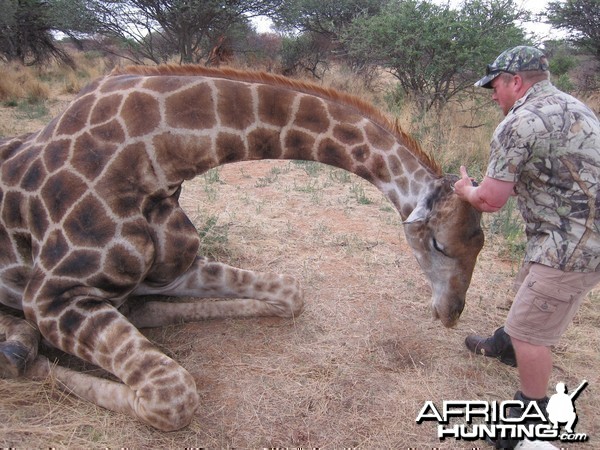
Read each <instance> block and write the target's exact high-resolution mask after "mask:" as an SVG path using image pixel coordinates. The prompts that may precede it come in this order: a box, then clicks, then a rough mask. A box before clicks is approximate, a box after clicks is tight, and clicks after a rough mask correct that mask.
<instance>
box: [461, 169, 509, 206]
mask: <svg viewBox="0 0 600 450" xmlns="http://www.w3.org/2000/svg"><path fill="white" fill-rule="evenodd" d="M460 176H461V178H460V180H458V181H457V182H456V183H454V192H455V193H456V195H458V196H459V197H460V198H461V199H463V200H464V201H466V202H469V203H470V204H471V205H473V207H474V208H475V209H478V210H479V211H482V212H496V211H498V210H499V209H500V208H502V207H503V206H504V204H505V203H506V202H507V201H508V198H509V197H510V196H511V195H513V193H514V188H515V183H512V182H510V181H502V180H496V179H495V178H489V177H487V176H486V177H484V178H483V181H482V182H481V184H480V185H479V186H473V178H471V177H469V174H468V173H467V169H466V168H465V166H460Z"/></svg>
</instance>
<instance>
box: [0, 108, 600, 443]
mask: <svg viewBox="0 0 600 450" xmlns="http://www.w3.org/2000/svg"><path fill="white" fill-rule="evenodd" d="M448 120H449V122H448V123H449V125H448V126H449V127H452V121H451V120H450V119H448ZM461 120H463V121H464V120H465V119H464V118H463V119H461ZM460 123H461V124H462V123H463V122H460ZM469 130H471V131H469ZM471 132H472V133H474V134H473V135H470V134H469V133H471ZM475 133H477V134H479V133H480V131H479V130H478V129H467V128H463V129H461V130H452V129H450V130H448V134H449V136H452V139H456V141H455V142H457V145H458V143H468V142H475V141H476V140H478V139H479V137H476V135H475ZM488 139H489V136H486V137H485V142H487V140H488ZM477 145H483V144H481V143H480V144H477ZM359 191H360V192H362V196H358V195H357V192H359ZM361 198H367V199H369V202H367V201H360V199H361ZM181 203H182V205H183V206H184V208H185V209H186V210H187V211H188V214H189V216H190V217H191V218H192V219H193V221H194V222H195V223H196V224H197V226H198V228H199V229H204V230H207V233H206V239H205V245H206V246H207V249H208V248H210V252H211V253H212V254H213V255H214V256H215V257H218V258H219V259H220V260H221V261H223V262H226V263H229V264H231V265H235V266H239V267H243V268H247V269H252V270H260V271H273V272H281V273H287V274H290V275H293V276H295V277H297V278H298V279H299V280H300V281H301V282H302V284H303V286H304V288H305V290H306V309H305V311H304V313H303V314H302V315H301V316H300V317H297V318H296V319H295V320H283V319H274V318H264V319H250V320H214V321H207V322H202V323H196V324H186V325H181V326H171V327H166V328H160V329H151V330H146V331H145V333H146V335H147V336H148V337H149V338H150V339H151V340H152V341H153V342H155V343H156V344H157V345H158V346H160V347H161V348H162V349H164V351H165V352H166V353H167V354H169V355H170V356H172V357H174V358H175V359H176V360H177V361H179V362H180V363H181V364H182V365H183V366H184V367H185V368H187V369H188V370H189V371H190V373H192V375H193V376H194V378H195V380H196V383H197V386H198V391H199V393H200V396H201V406H200V408H199V409H198V411H197V412H196V416H195V419H194V420H193V422H192V424H191V425H190V426H189V427H188V428H186V429H184V430H181V431H178V432H173V433H161V432H158V431H156V430H153V429H150V428H148V427H147V426H144V425H142V424H140V423H138V422H137V421H135V420H132V419H130V418H128V417H124V416H122V415H119V414H116V413H112V412H109V411H106V410H103V409H101V408H98V407H95V406H93V405H90V404H88V403H86V402H83V401H80V400H79V399H77V398H75V397H73V396H68V395H65V394H63V393H61V392H60V391H59V390H57V389H56V388H55V387H53V385H52V383H50V382H46V383H37V382H29V381H23V380H0V399H1V400H0V445H1V446H3V447H27V448H39V447H62V448H65V447H73V448H100V447H110V448H113V447H132V448H143V447H150V448H175V447H199V446H203V447H207V448H234V447H236V448H262V447H304V448H311V447H322V448H341V447H362V448H390V449H391V448H394V449H397V448H409V447H410V448H419V449H421V448H434V447H435V448H443V449H456V448H469V449H470V448H473V447H474V446H477V447H479V448H489V446H486V445H485V443H484V442H482V441H476V442H472V443H469V442H460V441H458V442H457V441H453V440H450V441H447V442H446V441H443V442H440V441H439V440H438V439H437V438H436V431H435V427H434V425H433V424H431V423H429V424H428V423H424V424H422V425H417V424H416V423H415V418H416V417H417V414H418V412H419V410H420V409H421V407H422V406H423V403H424V402H425V401H427V400H432V401H434V402H436V404H439V403H441V402H442V401H443V400H450V399H487V400H502V399H508V398H512V396H513V394H514V391H515V390H516V389H517V386H518V378H517V373H516V371H515V369H513V368H509V367H507V366H504V365H502V364H500V363H498V362H497V361H495V360H489V359H487V358H483V357H474V356H472V355H471V354H469V353H468V352H467V350H466V349H465V348H464V345H463V340H464V337H465V335H466V334H468V333H471V332H480V333H488V332H491V331H492V330H494V329H495V327H497V326H498V325H500V324H501V323H502V321H503V319H504V317H505V316H506V312H507V310H508V308H509V306H510V301H511V295H512V294H511V285H512V278H513V274H514V273H513V272H514V268H515V267H514V263H513V262H512V261H511V260H510V259H506V258H505V257H500V256H499V254H501V251H500V250H501V249H502V247H503V245H504V243H503V238H502V237H499V236H490V233H489V223H490V217H489V216H488V217H486V221H485V223H486V234H487V235H488V236H487V237H488V238H490V237H491V239H488V242H487V244H486V246H485V248H484V250H483V252H482V254H481V256H480V259H479V263H478V266H477V268H476V270H475V274H474V278H473V283H472V286H471V289H470V291H469V293H468V299H467V306H466V308H465V311H464V313H463V316H462V318H461V321H460V323H459V324H458V326H457V327H456V328H454V329H450V330H449V329H444V328H443V327H442V326H441V325H440V324H439V322H434V321H432V320H431V318H430V312H429V304H428V303H429V288H428V286H427V282H426V280H425V278H424V276H423V275H422V273H421V271H420V269H419V268H418V266H417V264H416V262H415V259H414V257H413V256H412V254H411V252H410V250H409V247H408V245H407V243H406V241H405V239H404V236H403V233H402V230H401V228H402V227H401V224H400V221H399V218H398V216H397V214H396V213H395V212H394V211H393V210H392V208H391V206H390V205H389V204H388V203H387V201H386V200H385V199H384V198H383V197H382V195H381V194H380V193H379V192H378V191H377V190H376V189H375V188H374V187H372V186H371V185H369V184H368V183H366V182H364V181H363V180H361V179H359V178H357V177H355V176H353V175H351V176H344V175H341V174H340V172H339V171H337V170H332V169H330V168H329V167H326V166H321V165H306V164H296V163H291V162H287V161H259V162H250V163H238V164H234V165H229V166H225V167H223V168H220V169H219V171H218V172H216V173H215V174H211V175H210V176H207V177H197V178H196V179H195V180H193V181H191V182H189V183H186V184H185V185H184V190H183V193H182V197H181ZM208 222H209V225H210V226H207V223H208ZM599 303H600V293H599V292H595V293H593V294H592V295H591V296H590V298H589V299H588V300H587V301H586V303H585V304H584V306H583V308H582V310H581V311H580V313H579V314H578V315H577V317H576V319H575V323H574V324H573V326H571V327H570V329H569V330H568V332H567V335H566V336H565V337H564V338H563V340H562V342H561V345H560V346H559V347H558V348H557V349H555V352H554V354H555V369H554V372H553V378H552V381H551V383H556V382H558V381H563V382H565V383H566V384H567V386H569V387H574V386H576V385H577V384H579V382H580V381H581V380H582V379H587V380H588V381H589V382H590V386H589V387H588V389H586V390H585V391H584V392H583V394H582V395H581V396H580V397H579V399H578V401H577V403H576V406H577V412H578V414H579V417H580V420H579V424H578V426H577V430H578V431H580V432H586V433H588V434H589V435H590V436H591V439H592V441H591V444H589V445H584V444H576V445H572V446H570V448H576V449H577V448H593V447H594V445H593V443H594V442H595V439H597V437H598V436H599V435H600V397H598V396H597V395H596V394H595V390H596V389H597V386H598V385H599V383H600V380H599V377H598V369H599V368H600V352H599V349H600V336H599V333H598V327H599V326H600V314H599V313H598V311H599V310H600V309H599ZM61 360H62V363H63V364H67V365H72V366H76V367H77V366H80V365H79V364H78V363H77V362H76V361H74V360H73V359H71V358H69V357H66V356H62V357H61ZM83 370H90V371H93V370H94V368H91V367H84V368H83Z"/></svg>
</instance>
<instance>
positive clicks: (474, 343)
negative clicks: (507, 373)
mask: <svg viewBox="0 0 600 450" xmlns="http://www.w3.org/2000/svg"><path fill="white" fill-rule="evenodd" d="M465 345H466V346H467V348H468V349H469V350H470V351H472V352H473V353H475V354H476V355H483V356H489V357H490V358H498V359H499V360H500V361H501V362H503V363H504V364H507V365H509V366H512V367H517V358H516V357H515V349H514V348H513V346H512V342H511V341H510V336H509V335H508V334H506V332H505V331H504V327H500V328H498V329H497V330H496V331H494V334H493V335H492V336H490V337H484V336H477V335H475V334H471V335H469V336H467V338H466V339H465Z"/></svg>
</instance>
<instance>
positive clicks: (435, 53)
mask: <svg viewBox="0 0 600 450" xmlns="http://www.w3.org/2000/svg"><path fill="white" fill-rule="evenodd" d="M527 14H528V13H527V12H526V11H523V10H520V9H519V8H518V7H517V5H516V4H515V2H514V1H513V0H500V1H498V0H471V1H468V0H467V1H465V2H464V3H463V5H462V7H461V8H460V9H453V8H451V7H450V6H449V4H446V5H438V4H434V3H432V2H428V1H420V0H392V1H390V2H389V3H388V5H387V6H386V7H385V8H384V9H383V10H382V11H381V13H380V14H377V15H375V16H372V17H359V18H357V19H356V20H355V21H354V22H353V23H352V25H351V26H349V27H348V29H347V30H346V32H345V34H344V36H343V41H344V44H345V45H346V47H347V48H348V57H349V58H351V59H354V60H360V61H364V62H368V63H369V64H371V65H378V66H380V67H384V68H386V69H387V70H388V71H389V72H390V73H391V74H392V75H394V76H395V77H396V78H397V79H398V81H399V83H400V86H401V88H402V90H403V91H404V92H405V93H406V94H408V95H411V96H412V97H413V98H414V99H415V100H416V101H417V103H418V104H419V105H420V106H421V107H422V108H423V109H425V110H428V109H430V108H431V107H433V106H438V107H439V106H442V105H443V104H444V103H446V102H447V101H448V100H449V99H450V98H451V97H453V96H454V95H456V94H458V93H459V92H462V91H464V90H465V89H467V88H469V87H471V86H472V84H473V82H474V81H475V79H476V77H477V76H480V72H481V66H482V65H483V64H485V62H489V61H492V60H493V59H494V58H495V57H496V56H497V55H498V53H500V52H501V51H503V50H505V49H506V48H508V47H510V46H513V45H517V44H519V43H523V42H524V39H525V38H524V32H523V30H521V29H519V28H518V27H517V26H516V25H515V21H517V20H522V19H524V18H525V17H526V16H527Z"/></svg>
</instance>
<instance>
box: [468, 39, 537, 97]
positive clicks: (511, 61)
mask: <svg viewBox="0 0 600 450" xmlns="http://www.w3.org/2000/svg"><path fill="white" fill-rule="evenodd" d="M527 70H548V59H547V58H546V56H545V55H544V53H543V52H542V51H541V50H538V49H537V48H535V47H528V46H525V45H520V46H518V47H515V48H511V49H509V50H505V51H504V52H502V53H501V54H500V56H498V57H497V58H496V60H495V61H494V62H493V63H492V64H488V65H487V69H486V72H485V76H484V77H483V78H482V79H481V80H479V81H478V82H477V83H475V86H477V87H484V88H488V89H491V87H492V86H491V85H490V83H491V82H492V80H493V79H494V78H496V77H497V76H498V75H500V74H501V73H502V72H508V73H512V74H513V75H514V74H516V73H517V72H525V71H527Z"/></svg>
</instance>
